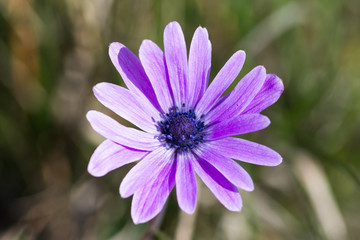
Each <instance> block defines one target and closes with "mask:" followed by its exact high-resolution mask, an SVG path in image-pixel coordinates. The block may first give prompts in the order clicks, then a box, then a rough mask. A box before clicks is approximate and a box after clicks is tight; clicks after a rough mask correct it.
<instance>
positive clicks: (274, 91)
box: [242, 74, 284, 114]
mask: <svg viewBox="0 0 360 240" xmlns="http://www.w3.org/2000/svg"><path fill="white" fill-rule="evenodd" d="M283 91H284V84H283V83H282V81H281V79H280V78H278V77H277V76H276V75H275V74H267V75H266V79H265V83H264V85H263V86H262V88H261V89H260V91H259V92H258V94H256V96H255V98H254V99H253V100H252V101H251V103H250V104H249V105H248V106H247V107H246V109H245V110H244V111H243V112H242V114H245V113H260V112H261V111H262V110H264V109H265V108H267V107H269V106H271V105H272V104H274V103H275V102H276V101H277V100H278V99H279V97H280V95H281V93H282V92H283Z"/></svg>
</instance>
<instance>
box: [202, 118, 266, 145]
mask: <svg viewBox="0 0 360 240" xmlns="http://www.w3.org/2000/svg"><path fill="white" fill-rule="evenodd" d="M269 124H270V120H269V118H268V117H266V116H264V115H261V114H258V113H251V114H244V115H242V114H241V115H239V116H236V117H233V118H232V119H228V120H221V121H220V122H218V123H215V124H213V125H210V127H209V128H208V134H207V136H206V139H207V140H214V139H218V138H223V137H228V136H233V135H239V134H245V133H250V132H255V131H259V130H261V129H264V128H266V127H267V126H269Z"/></svg>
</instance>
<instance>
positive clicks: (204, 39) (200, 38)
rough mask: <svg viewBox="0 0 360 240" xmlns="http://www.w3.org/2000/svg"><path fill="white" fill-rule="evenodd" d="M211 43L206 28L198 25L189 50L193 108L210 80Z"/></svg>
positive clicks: (190, 88)
mask: <svg viewBox="0 0 360 240" xmlns="http://www.w3.org/2000/svg"><path fill="white" fill-rule="evenodd" d="M210 67H211V43H210V41H209V34H208V32H207V30H206V28H202V27H198V28H197V29H196V31H195V33H194V37H193V39H192V41H191V45H190V52H189V79H188V93H189V95H188V101H189V107H190V108H193V107H194V106H195V105H196V103H197V102H198V101H199V99H200V98H201V97H202V96H203V94H204V92H205V90H206V87H207V85H208V82H209V74H210Z"/></svg>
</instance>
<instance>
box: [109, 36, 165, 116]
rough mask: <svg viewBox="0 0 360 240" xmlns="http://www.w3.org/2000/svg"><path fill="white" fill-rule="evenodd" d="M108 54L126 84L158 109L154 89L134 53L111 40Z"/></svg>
mask: <svg viewBox="0 0 360 240" xmlns="http://www.w3.org/2000/svg"><path fill="white" fill-rule="evenodd" d="M109 56H110V59H111V61H112V63H113V64H114V66H115V67H116V69H117V70H118V72H119V73H120V75H121V77H122V79H123V80H124V82H125V84H126V86H127V87H128V88H129V89H130V90H131V91H133V92H135V93H137V94H138V95H145V96H146V97H147V98H148V99H149V100H150V102H151V103H152V104H153V105H154V106H155V107H156V108H157V109H158V110H159V111H160V110H161V108H160V106H159V103H158V100H157V98H156V96H155V92H154V89H153V88H152V86H151V83H150V81H149V78H148V77H147V76H146V74H145V71H144V68H143V66H142V65H141V63H140V60H139V59H138V58H137V57H136V56H135V54H133V53H132V52H131V51H130V50H129V49H128V48H127V47H125V46H124V45H122V44H121V43H118V42H113V43H111V44H110V46H109Z"/></svg>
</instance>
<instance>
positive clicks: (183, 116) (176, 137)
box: [158, 104, 205, 151]
mask: <svg viewBox="0 0 360 240" xmlns="http://www.w3.org/2000/svg"><path fill="white" fill-rule="evenodd" d="M184 109H185V104H182V106H181V111H180V110H179V108H177V107H174V108H172V109H170V110H169V113H166V114H163V115H162V116H163V119H164V120H163V121H160V122H158V129H159V131H160V134H159V136H158V140H159V141H160V142H162V143H163V144H164V145H166V147H167V148H176V149H178V150H181V151H187V150H189V149H193V148H195V147H196V146H197V145H198V144H199V143H201V142H203V140H204V132H203V130H204V126H205V124H204V122H203V121H201V120H200V119H197V118H196V114H195V112H194V110H192V109H190V110H188V111H187V112H185V110H184ZM203 117H204V115H202V117H201V118H203Z"/></svg>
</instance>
